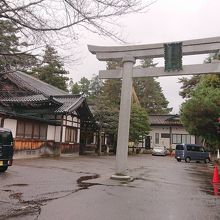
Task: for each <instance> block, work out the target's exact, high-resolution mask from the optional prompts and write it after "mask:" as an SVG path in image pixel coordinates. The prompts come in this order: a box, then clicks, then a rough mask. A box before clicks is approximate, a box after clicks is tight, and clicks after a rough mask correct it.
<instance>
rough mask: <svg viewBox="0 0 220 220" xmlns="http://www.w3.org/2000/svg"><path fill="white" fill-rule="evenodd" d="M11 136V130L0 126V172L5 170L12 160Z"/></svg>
mask: <svg viewBox="0 0 220 220" xmlns="http://www.w3.org/2000/svg"><path fill="white" fill-rule="evenodd" d="M13 153H14V150H13V137H12V132H11V131H10V130H9V129H6V128H0V172H5V171H6V170H7V169H8V166H11V165H12V162H13Z"/></svg>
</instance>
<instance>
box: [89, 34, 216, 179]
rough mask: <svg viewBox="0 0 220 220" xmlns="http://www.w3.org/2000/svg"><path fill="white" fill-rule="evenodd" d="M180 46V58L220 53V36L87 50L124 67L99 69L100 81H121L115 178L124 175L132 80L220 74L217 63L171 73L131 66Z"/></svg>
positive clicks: (189, 66) (96, 47)
mask: <svg viewBox="0 0 220 220" xmlns="http://www.w3.org/2000/svg"><path fill="white" fill-rule="evenodd" d="M168 44H181V55H182V56H185V55H196V54H207V53H218V52H219V50H220V37H213V38H204V39H196V40H187V41H182V42H169V43H158V44H146V45H131V46H112V47H110V46H108V47H105V46H94V45H88V49H89V51H90V52H91V53H92V54H96V57H97V59H98V60H100V61H113V60H120V61H122V63H123V67H122V68H121V69H117V70H101V71H99V76H100V78H102V79H113V78H118V79H119V78H122V89H121V102H120V113H119V125H118V140H117V152H116V172H115V175H114V177H117V176H118V178H119V179H120V178H121V175H124V176H125V178H126V177H128V178H129V176H127V157H128V140H129V125H130V111H131V94H132V78H133V77H148V76H153V77H159V76H177V75H195V74H210V73H215V74H220V62H217V61H216V62H212V63H210V64H194V65H183V66H181V68H179V69H177V70H174V71H172V70H171V71H165V70H164V67H152V68H140V67H138V68H137V67H133V65H134V63H135V61H136V59H143V58H158V57H164V45H168Z"/></svg>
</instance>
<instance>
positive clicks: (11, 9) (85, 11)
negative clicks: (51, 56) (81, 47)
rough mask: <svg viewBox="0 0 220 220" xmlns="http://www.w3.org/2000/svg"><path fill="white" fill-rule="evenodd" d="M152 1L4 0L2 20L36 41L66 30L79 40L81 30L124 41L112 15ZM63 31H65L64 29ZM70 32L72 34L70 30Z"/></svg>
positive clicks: (0, 10) (134, 10)
mask: <svg viewBox="0 0 220 220" xmlns="http://www.w3.org/2000/svg"><path fill="white" fill-rule="evenodd" d="M149 1H151V2H148V3H143V2H142V0H1V1H0V19H1V18H2V19H7V20H10V21H12V22H13V23H15V24H16V25H17V26H18V27H22V30H23V34H25V35H26V36H28V37H30V34H31V36H34V38H35V40H36V39H38V40H40V39H41V40H42V39H45V37H46V38H48V36H50V34H51V33H62V34H65V35H67V34H68V36H71V37H72V38H74V39H77V36H78V32H79V29H81V28H85V29H87V30H89V31H90V32H93V33H97V34H100V35H104V36H108V37H110V38H113V39H116V40H122V39H121V38H120V36H119V34H118V33H117V31H114V28H113V27H114V24H115V22H113V21H112V18H115V17H119V16H121V15H125V14H130V13H137V12H142V11H144V10H145V9H146V8H147V7H148V6H149V5H150V4H152V3H153V0H149ZM62 31H63V32H62ZM67 31H68V33H67Z"/></svg>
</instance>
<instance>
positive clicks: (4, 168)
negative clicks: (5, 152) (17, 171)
mask: <svg viewBox="0 0 220 220" xmlns="http://www.w3.org/2000/svg"><path fill="white" fill-rule="evenodd" d="M7 169H8V167H7V166H6V167H0V173H3V172H5V171H6V170H7Z"/></svg>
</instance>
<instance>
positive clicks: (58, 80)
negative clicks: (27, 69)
mask: <svg viewBox="0 0 220 220" xmlns="http://www.w3.org/2000/svg"><path fill="white" fill-rule="evenodd" d="M32 74H33V75H34V76H36V77H37V78H39V79H40V80H42V81H44V82H46V83H48V84H50V85H53V86H55V87H57V88H59V89H62V90H64V91H67V81H68V80H69V78H68V77H66V76H65V75H67V74H68V72H67V71H66V70H65V69H64V64H63V62H62V61H61V58H60V57H59V56H58V53H57V51H56V50H55V49H54V48H53V47H51V46H49V45H47V46H46V48H45V52H44V55H43V61H42V63H41V64H40V65H39V67H36V68H34V69H33V70H32Z"/></svg>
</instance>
